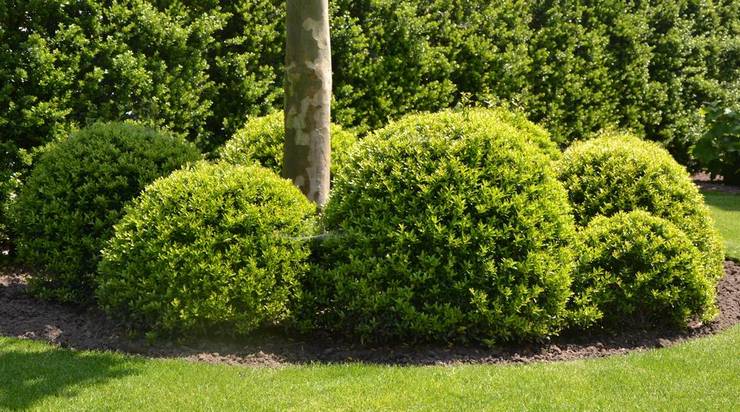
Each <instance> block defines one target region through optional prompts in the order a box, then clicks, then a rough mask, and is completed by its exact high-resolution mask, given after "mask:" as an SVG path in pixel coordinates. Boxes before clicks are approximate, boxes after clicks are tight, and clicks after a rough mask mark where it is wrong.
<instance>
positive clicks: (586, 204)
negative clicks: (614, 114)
mask: <svg viewBox="0 0 740 412" xmlns="http://www.w3.org/2000/svg"><path fill="white" fill-rule="evenodd" d="M558 169H559V174H560V179H561V181H562V182H563V184H564V185H565V188H566V189H567V190H568V196H569V198H570V201H571V204H572V206H573V212H574V214H575V219H576V224H578V225H581V226H586V225H588V223H589V222H590V221H591V219H593V218H594V217H596V216H599V215H604V216H611V215H613V214H615V213H617V212H629V211H632V210H645V211H647V212H650V213H651V214H653V215H655V216H658V217H662V218H664V219H667V220H668V221H670V222H671V223H673V224H675V225H676V226H677V227H678V228H679V229H681V230H683V231H684V232H685V233H686V234H687V235H688V236H689V238H690V239H691V241H692V243H693V244H694V245H695V246H696V247H697V248H698V249H699V252H700V253H701V254H702V257H703V259H702V262H703V267H704V271H705V276H707V278H709V279H719V278H720V277H722V275H723V273H724V272H723V264H722V262H723V260H724V250H723V244H722V240H721V237H720V235H719V233H718V232H717V230H716V229H715V228H714V223H713V221H712V218H711V217H710V215H709V210H708V209H707V207H706V206H705V205H704V199H703V198H702V196H701V194H700V193H699V190H698V189H697V187H696V186H695V185H694V184H693V182H692V181H691V179H690V178H689V175H688V173H687V172H686V169H685V168H684V167H683V166H681V165H679V164H678V163H677V162H676V161H675V160H674V159H673V158H672V157H671V155H670V154H669V153H668V152H667V151H666V150H664V149H663V148H661V147H660V146H658V145H657V144H655V143H651V142H646V141H643V140H640V139H639V138H637V137H634V136H631V135H629V134H606V135H603V136H601V137H599V138H596V139H592V140H588V141H585V142H581V143H576V144H574V145H572V146H571V147H570V148H569V149H567V150H566V151H565V153H564V154H563V158H562V160H561V161H560V163H559V166H558Z"/></svg>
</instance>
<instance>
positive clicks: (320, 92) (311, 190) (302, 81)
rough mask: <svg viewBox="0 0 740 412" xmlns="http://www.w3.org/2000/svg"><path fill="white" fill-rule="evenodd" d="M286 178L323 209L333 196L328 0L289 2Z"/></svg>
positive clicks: (284, 174) (294, 0)
mask: <svg viewBox="0 0 740 412" xmlns="http://www.w3.org/2000/svg"><path fill="white" fill-rule="evenodd" d="M287 5H288V10H287V21H286V23H287V25H286V26H287V43H286V49H285V72H286V79H285V153H284V162H283V164H284V166H283V177H285V178H288V179H290V180H292V181H293V183H294V184H295V185H296V186H297V187H298V188H299V189H301V191H302V192H303V193H304V194H305V195H306V196H307V197H308V198H309V199H310V200H311V201H313V202H315V203H317V204H318V205H319V206H324V205H325V204H326V201H327V199H328V196H329V163H330V157H331V149H330V135H329V124H330V105H331V47H330V42H329V4H328V1H327V0H288V2H287Z"/></svg>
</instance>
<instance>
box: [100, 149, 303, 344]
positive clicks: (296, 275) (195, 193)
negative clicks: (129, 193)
mask: <svg viewBox="0 0 740 412" xmlns="http://www.w3.org/2000/svg"><path fill="white" fill-rule="evenodd" d="M315 212H316V210H315V207H314V205H313V204H312V203H311V202H309V201H308V200H307V199H306V198H305V197H304V196H303V195H302V194H301V192H300V191H299V190H298V189H297V188H295V187H294V186H293V185H292V183H291V182H290V181H288V180H285V179H282V178H280V177H278V176H277V175H276V174H274V173H273V172H272V171H270V170H268V169H265V168H261V167H258V166H248V167H247V166H237V165H230V164H227V163H219V164H217V165H212V164H207V163H200V164H198V165H197V166H195V167H193V168H191V169H188V170H181V171H177V172H175V173H173V174H172V175H170V176H169V177H167V178H164V179H160V180H158V181H156V182H154V183H153V184H152V185H151V186H149V187H147V188H146V190H145V191H144V192H143V193H142V195H141V196H140V197H139V198H137V199H136V200H135V201H134V202H132V203H131V204H130V205H129V206H127V208H126V214H125V216H124V217H123V219H122V220H121V222H120V223H119V224H117V225H116V227H115V236H114V237H113V238H112V239H111V241H110V242H109V243H108V245H107V247H106V248H105V250H104V251H103V260H102V262H101V263H100V276H99V278H98V282H99V285H100V286H99V288H98V291H97V297H98V302H99V303H100V305H101V306H102V307H103V309H105V310H106V311H107V312H108V313H110V314H111V315H113V316H115V317H118V318H120V319H123V320H125V321H127V322H128V323H130V324H131V325H132V326H135V327H138V328H142V329H147V330H152V331H158V332H163V333H167V334H178V333H202V332H206V331H207V332H208V333H224V334H245V333H247V332H249V331H251V330H253V329H255V328H257V327H259V326H263V325H271V324H275V323H277V322H279V321H281V320H283V319H284V318H285V317H286V316H287V315H288V314H289V311H288V302H289V301H291V300H292V299H294V296H295V295H296V294H298V293H299V291H300V288H299V281H300V278H301V277H302V276H303V274H304V272H305V271H306V269H307V267H308V263H307V260H306V259H307V257H308V255H309V253H310V252H309V247H308V244H307V242H306V240H305V239H303V238H304V237H307V236H311V235H312V234H313V231H314V229H315Z"/></svg>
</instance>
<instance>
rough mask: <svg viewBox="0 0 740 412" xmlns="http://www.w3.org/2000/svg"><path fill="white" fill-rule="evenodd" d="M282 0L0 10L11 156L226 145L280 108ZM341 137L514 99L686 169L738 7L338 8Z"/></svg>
mask: <svg viewBox="0 0 740 412" xmlns="http://www.w3.org/2000/svg"><path fill="white" fill-rule="evenodd" d="M284 9H285V6H284V1H278V0H238V1H226V0H205V1H197V2H196V1H180V0H177V1H176V0H114V1H106V2H103V1H100V0H76V1H66V0H65V1H62V0H44V1H5V2H2V3H0V84H2V85H3V86H2V87H0V127H1V128H2V129H3V130H4V137H6V138H7V140H8V142H11V146H12V147H11V148H10V153H11V156H15V153H16V151H17V148H30V147H33V146H37V145H39V144H42V143H44V142H47V141H49V140H50V139H52V138H53V136H62V135H64V134H66V133H67V131H69V130H70V129H71V128H74V127H80V126H83V125H84V124H86V123H87V122H88V121H90V120H95V119H103V120H105V119H123V118H133V119H137V120H140V121H147V122H151V123H154V124H156V125H159V126H166V127H168V128H171V129H172V130H173V131H175V132H178V133H183V134H185V135H187V136H189V138H190V139H191V140H197V141H198V142H199V145H200V147H201V148H202V149H204V150H206V151H210V150H212V149H214V148H215V147H218V146H219V145H220V144H221V143H222V142H224V141H225V140H226V139H227V138H228V137H230V136H232V135H233V134H234V133H235V132H236V130H238V129H239V128H241V127H242V126H243V124H244V122H245V121H246V120H247V119H249V118H251V117H253V116H257V115H260V114H264V113H267V112H268V111H269V110H270V109H271V108H272V107H275V106H279V105H280V103H281V101H282V99H281V98H282V81H281V79H282V65H283V47H284V42H285V39H284V33H285V28H284ZM331 24H332V30H333V31H332V46H333V60H334V67H333V71H334V86H335V88H334V97H335V102H334V105H333V106H334V107H333V109H334V110H333V113H334V116H335V120H336V121H337V123H339V124H342V125H344V126H357V127H359V128H360V130H369V129H373V128H377V127H379V126H382V125H383V124H385V123H387V122H388V120H389V119H393V118H397V117H400V116H401V115H402V114H404V113H408V112H410V111H418V110H422V111H424V110H437V109H440V108H444V107H449V106H451V105H455V104H457V103H460V102H461V101H462V102H465V101H467V100H471V101H473V102H480V103H483V102H494V103H497V102H508V103H510V104H512V105H514V106H517V107H520V108H522V109H523V110H524V112H525V113H526V114H527V116H528V117H529V118H530V119H532V120H534V121H537V122H541V123H543V124H544V125H545V126H546V127H547V128H548V130H550V131H551V132H552V135H553V136H554V138H555V140H557V141H559V142H561V143H566V142H568V141H570V140H572V139H574V138H583V137H585V136H588V135H589V134H590V133H592V132H594V131H596V130H599V129H601V128H603V127H605V126H618V127H623V128H631V129H633V130H634V131H635V132H636V133H637V134H639V135H641V136H646V137H647V138H649V139H652V140H658V141H661V142H663V143H664V144H665V145H666V146H667V147H668V148H669V149H670V151H671V152H672V153H673V154H674V155H675V156H676V157H677V159H679V161H681V162H682V163H687V162H689V148H690V146H691V145H692V144H693V142H695V140H696V139H697V138H698V136H699V135H700V134H701V132H702V130H701V124H702V122H701V116H700V115H699V112H698V109H699V107H700V106H701V105H702V104H703V103H704V102H706V101H721V100H727V99H731V97H728V96H727V90H731V88H732V85H733V84H735V85H736V84H737V81H738V78H740V72H739V71H738V70H737V67H740V41H738V38H739V36H738V34H739V30H740V3H739V2H738V1H737V0H719V1H716V2H699V1H698V0H678V1H675V0H670V1H669V0H658V1H653V2H631V1H626V0H608V1H593V0H588V1H580V2H577V3H569V2H521V1H516V0H503V1H498V2H490V1H487V0H429V1H418V0H404V1H397V0H373V1H370V0H363V1H355V0H352V1H350V0H337V1H333V2H331Z"/></svg>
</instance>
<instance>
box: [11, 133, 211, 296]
mask: <svg viewBox="0 0 740 412" xmlns="http://www.w3.org/2000/svg"><path fill="white" fill-rule="evenodd" d="M198 159H200V153H199V152H198V150H197V149H196V148H195V147H194V146H193V145H191V144H189V143H187V142H186V141H185V140H183V139H181V138H179V137H176V136H173V135H170V134H168V133H163V132H160V131H157V130H154V129H150V128H147V127H143V126H139V125H136V124H130V123H98V124H94V125H92V126H90V127H87V128H85V129H82V130H80V131H79V132H77V133H74V134H72V135H71V136H70V137H69V138H67V139H65V140H62V141H60V142H58V143H53V144H52V145H51V146H49V147H48V148H46V149H44V152H43V153H42V154H41V156H40V157H39V158H38V159H37V160H36V161H35V162H34V167H33V170H32V171H31V174H30V176H29V178H28V180H27V181H26V183H25V184H24V186H23V188H22V190H21V191H20V194H19V195H18V197H17V198H16V199H15V200H14V202H13V204H12V205H11V207H10V215H11V220H12V226H13V233H14V235H15V239H14V240H15V242H16V248H17V253H18V257H19V258H20V259H21V261H23V262H25V263H26V264H28V265H31V266H33V267H35V268H37V271H36V272H35V274H34V277H33V278H32V279H31V285H32V287H33V290H34V291H35V292H36V293H37V294H38V295H39V296H41V297H42V298H47V299H55V300H59V301H62V302H72V303H80V304H85V303H89V301H90V299H91V298H92V289H93V282H92V278H93V276H94V273H95V270H96V267H97V263H98V260H99V255H100V249H102V247H103V244H104V242H105V241H106V240H107V239H108V238H109V237H110V236H111V235H112V233H113V224H114V223H116V222H117V221H118V219H119V218H120V216H121V214H122V209H123V206H124V204H125V203H126V202H127V201H129V200H130V199H132V198H134V197H135V196H136V195H138V194H139V192H140V191H141V190H142V189H143V188H144V187H145V186H146V185H147V184H149V183H150V182H152V181H153V180H154V179H156V178H158V177H160V176H164V175H167V174H169V173H170V172H172V171H173V170H175V169H177V168H179V167H180V166H182V165H183V164H185V163H187V162H192V161H197V160H198Z"/></svg>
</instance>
